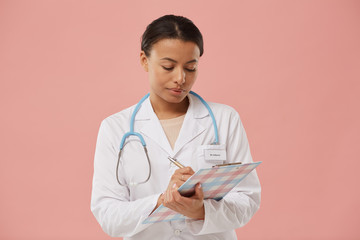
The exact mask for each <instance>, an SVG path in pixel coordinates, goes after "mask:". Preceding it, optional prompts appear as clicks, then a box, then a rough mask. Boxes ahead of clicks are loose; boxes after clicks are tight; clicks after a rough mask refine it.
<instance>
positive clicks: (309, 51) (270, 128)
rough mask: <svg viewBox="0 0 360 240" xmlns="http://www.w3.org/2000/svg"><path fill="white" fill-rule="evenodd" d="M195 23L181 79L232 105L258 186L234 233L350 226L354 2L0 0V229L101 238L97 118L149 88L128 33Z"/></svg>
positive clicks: (323, 235) (340, 234) (359, 75)
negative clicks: (201, 44)
mask: <svg viewBox="0 0 360 240" xmlns="http://www.w3.org/2000/svg"><path fill="white" fill-rule="evenodd" d="M169 13H172V14H177V15H183V16H186V17H188V18H190V19H191V20H193V21H194V23H195V24H196V25H197V26H198V27H199V29H200V30H201V31H202V33H203V36H204V40H205V52H204V55H203V56H202V57H201V59H200V64H199V71H200V72H199V76H198V79H197V82H196V84H195V85H194V87H193V90H194V91H197V92H198V93H199V94H201V95H202V96H203V97H204V98H205V99H206V100H207V101H214V102H220V103H225V104H228V105H230V106H233V107H234V108H235V109H236V110H237V111H238V112H239V113H240V116H241V119H242V121H243V123H244V125H245V129H246V131H247V135H248V139H249V142H250V147H251V152H252V156H253V159H254V161H263V164H262V165H260V166H259V168H258V175H259V178H260V181H261V185H262V203H261V207H260V210H259V211H258V212H257V213H256V214H255V216H254V217H253V219H252V220H251V221H250V222H249V223H248V224H247V225H246V226H245V227H243V228H240V229H238V230H237V234H238V237H239V239H262V240H267V239H360V228H359V223H360V207H359V202H360V193H359V189H360V188H359V186H358V185H359V180H360V178H359V173H358V172H359V167H360V159H359V156H360V150H359V149H360V147H359V143H360V137H359V136H360V127H359V123H360V112H359V109H360V107H359V103H360V98H359V91H360V44H359V43H360V27H359V26H360V1H348V0H338V1H333V0H329V1H318V0H314V1H310V0H305V1H286V0H277V1H267V0H264V1H236V0H234V1H230V0H224V1H207V0H196V1H194V0H182V1H169V0H168V1H165V0H148V1H138V0H134V1H121V0H116V1H115V0H108V1H100V0H98V1H96V0H82V1H77V0H73V1H70V0H48V1H45V0H43V1H40V0H33V1H27V0H22V1H21V0H12V1H11V0H5V1H4V0H0V80H1V85H0V110H1V111H0V114H1V115H0V116H1V117H0V148H1V151H0V152H1V157H0V239H6V240H8V239H110V237H109V236H107V235H106V234H105V233H104V232H103V231H102V230H101V228H100V226H99V225H98V223H97V222H96V220H95V218H94V217H93V215H92V213H91V211H90V194H91V184H92V174H93V157H94V150H95V143H96V137H97V133H98V129H99V126H100V122H101V120H102V119H104V118H106V117H107V116H109V115H111V114H113V113H116V112H118V111H120V110H122V109H124V108H126V107H128V106H131V105H133V104H135V103H136V102H137V101H138V100H139V99H140V98H141V97H142V96H143V95H145V94H146V93H147V92H148V91H149V87H148V80H147V75H146V73H145V72H144V71H143V69H142V68H141V66H140V63H139V53H140V37H141V35H142V33H143V32H144V30H145V28H146V26H147V25H148V24H149V23H150V22H151V21H152V20H154V19H156V18H158V17H160V16H162V15H165V14H169Z"/></svg>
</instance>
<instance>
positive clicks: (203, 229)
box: [186, 113, 261, 235]
mask: <svg viewBox="0 0 360 240" xmlns="http://www.w3.org/2000/svg"><path fill="white" fill-rule="evenodd" d="M232 121H234V123H235V126H234V127H232V128H231V127H229V131H230V133H231V134H230V135H229V137H228V139H227V158H228V160H229V162H242V163H249V162H253V161H252V157H251V154H250V148H249V144H248V140H247V137H246V133H245V129H244V127H243V125H242V123H241V120H240V117H239V115H238V114H237V113H236V114H234V117H233V120H232ZM260 192H261V187H260V183H259V179H258V177H257V174H256V171H255V170H253V171H252V172H251V173H250V174H249V175H247V176H246V178H244V179H243V180H242V181H241V182H240V183H239V185H237V186H236V187H235V188H234V189H233V190H232V191H231V192H230V193H228V194H227V195H226V196H225V197H224V198H223V199H221V200H220V201H216V200H213V199H206V200H204V207H205V219H204V220H192V219H189V220H186V223H187V225H188V227H189V229H190V231H191V232H192V233H193V234H194V235H202V234H210V233H218V232H224V231H229V230H233V229H236V228H239V227H242V226H244V225H245V224H246V223H247V222H249V221H250V219H251V217H252V216H253V215H254V214H255V212H256V211H257V210H258V209H259V206H260Z"/></svg>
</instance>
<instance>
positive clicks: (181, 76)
mask: <svg viewBox="0 0 360 240" xmlns="http://www.w3.org/2000/svg"><path fill="white" fill-rule="evenodd" d="M175 82H176V83H177V84H178V85H183V84H184V83H185V71H184V70H183V69H180V70H179V71H177V73H176V76H175Z"/></svg>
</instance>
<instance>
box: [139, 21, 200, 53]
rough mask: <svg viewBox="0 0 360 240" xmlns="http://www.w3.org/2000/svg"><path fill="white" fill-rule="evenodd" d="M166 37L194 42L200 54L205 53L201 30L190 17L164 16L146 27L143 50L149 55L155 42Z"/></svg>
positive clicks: (143, 36)
mask: <svg viewBox="0 0 360 240" xmlns="http://www.w3.org/2000/svg"><path fill="white" fill-rule="evenodd" d="M166 38H170V39H181V40H183V41H190V42H194V43H196V44H197V46H198V47H199V49H200V56H202V55H203V53H204V43H203V38H202V35H201V32H200V30H199V29H198V28H197V27H196V26H195V24H194V23H193V22H192V21H191V20H190V19H187V18H185V17H182V16H175V15H165V16H162V17H160V18H158V19H156V20H154V21H153V22H152V23H150V24H149V25H148V26H147V27H146V30H145V32H144V34H143V35H142V38H141V50H143V51H144V52H145V55H146V56H147V57H149V56H150V51H151V47H152V46H153V44H155V43H156V42H158V41H159V40H162V39H166Z"/></svg>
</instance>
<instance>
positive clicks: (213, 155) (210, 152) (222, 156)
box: [199, 144, 226, 165]
mask: <svg viewBox="0 0 360 240" xmlns="http://www.w3.org/2000/svg"><path fill="white" fill-rule="evenodd" d="M199 155H200V156H199V157H200V158H202V159H204V160H205V162H206V163H209V164H212V165H218V164H223V163H224V162H225V161H226V145H225V144H219V145H202V146H200V152H199Z"/></svg>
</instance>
